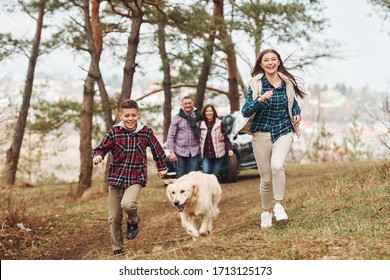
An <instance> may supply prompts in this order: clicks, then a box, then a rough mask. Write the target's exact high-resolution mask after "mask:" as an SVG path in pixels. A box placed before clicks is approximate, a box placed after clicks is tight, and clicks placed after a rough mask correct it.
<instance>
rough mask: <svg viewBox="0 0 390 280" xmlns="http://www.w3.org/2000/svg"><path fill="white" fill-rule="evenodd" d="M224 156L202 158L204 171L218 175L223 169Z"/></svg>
mask: <svg viewBox="0 0 390 280" xmlns="http://www.w3.org/2000/svg"><path fill="white" fill-rule="evenodd" d="M222 163H223V157H221V158H213V159H210V158H204V159H203V160H202V167H203V173H207V174H214V175H215V176H218V173H219V169H221V166H222Z"/></svg>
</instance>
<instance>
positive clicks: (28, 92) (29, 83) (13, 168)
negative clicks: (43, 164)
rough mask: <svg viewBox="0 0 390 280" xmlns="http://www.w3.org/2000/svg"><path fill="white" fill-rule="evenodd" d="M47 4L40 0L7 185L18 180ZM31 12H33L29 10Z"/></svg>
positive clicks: (8, 158) (9, 155)
mask: <svg viewBox="0 0 390 280" xmlns="http://www.w3.org/2000/svg"><path fill="white" fill-rule="evenodd" d="M45 5H46V0H40V1H39V3H38V18H37V19H36V21H37V26H36V29H35V36H34V41H33V44H32V50H31V54H30V57H29V64H28V70H27V77H26V82H25V85H24V90H23V101H22V105H21V108H20V112H19V116H18V119H17V122H16V126H15V132H14V135H13V138H12V144H11V147H10V148H9V149H8V150H7V153H6V163H5V183H6V184H7V185H14V184H15V180H16V172H17V169H18V162H19V156H20V150H21V147H22V142H23V135H24V131H25V128H26V120H27V115H28V110H29V108H30V100H31V96H32V91H33V84H34V74H35V67H36V64H37V60H38V56H39V46H40V42H41V35H42V29H43V18H44V15H45ZM29 14H31V13H30V12H29Z"/></svg>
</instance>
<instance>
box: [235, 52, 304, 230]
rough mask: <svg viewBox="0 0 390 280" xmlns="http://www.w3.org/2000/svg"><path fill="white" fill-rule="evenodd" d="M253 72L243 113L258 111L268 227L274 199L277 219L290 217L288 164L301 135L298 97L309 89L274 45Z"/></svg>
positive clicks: (257, 144)
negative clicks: (286, 197)
mask: <svg viewBox="0 0 390 280" xmlns="http://www.w3.org/2000/svg"><path fill="white" fill-rule="evenodd" d="M251 74H252V78H251V80H250V82H249V90H248V95H247V98H246V100H245V104H244V106H243V108H242V114H243V116H244V117H250V116H252V115H253V114H254V118H253V122H252V124H251V126H250V131H251V134H252V135H253V139H252V146H253V151H254V154H255V159H256V163H257V167H258V170H259V173H260V176H261V182H260V196H261V204H262V208H263V212H262V214H261V227H262V228H268V227H271V226H272V218H273V217H272V216H273V215H272V202H273V203H274V208H273V214H274V215H275V220H276V222H277V223H284V222H286V221H287V219H288V216H287V214H286V212H285V210H284V208H283V206H282V202H283V198H284V192H285V187H286V179H285V172H284V166H285V161H286V158H287V155H288V152H289V150H290V147H291V144H292V141H293V136H292V135H293V133H296V134H297V135H298V136H299V129H298V126H299V124H300V122H301V116H300V114H301V110H300V108H299V106H298V103H297V101H296V99H295V97H296V96H297V97H301V98H303V97H304V96H305V95H306V93H304V92H303V91H302V90H301V89H300V88H299V87H298V86H297V82H296V79H295V77H294V76H293V75H292V74H290V73H289V72H288V71H287V69H286V68H285V67H284V66H283V62H282V59H281V57H280V55H279V53H278V52H277V51H275V50H273V49H266V50H264V51H262V52H261V53H260V55H259V57H258V58H257V60H256V64H255V66H254V68H253V70H252V73H251ZM272 200H273V201H272Z"/></svg>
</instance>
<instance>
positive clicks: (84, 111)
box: [76, 0, 109, 196]
mask: <svg viewBox="0 0 390 280" xmlns="http://www.w3.org/2000/svg"><path fill="white" fill-rule="evenodd" d="M84 8H85V9H86V8H87V7H84ZM85 9H84V12H86V10H85ZM99 9H100V1H99V0H92V8H91V27H89V26H88V27H86V28H85V29H86V31H87V32H90V31H92V36H91V35H89V37H92V39H93V45H94V48H95V50H90V52H91V53H92V52H96V55H91V61H90V64H89V71H88V74H87V77H86V78H85V82H84V90H83V103H82V108H81V116H80V117H81V122H80V145H79V150H80V173H79V182H78V186H77V191H76V194H77V195H79V196H80V195H82V194H83V193H84V192H85V191H86V190H87V189H89V188H90V187H91V180H92V170H93V164H92V160H91V158H90V157H91V154H92V128H93V124H92V118H93V98H94V95H95V78H94V77H93V76H92V75H91V73H94V72H96V71H97V70H96V69H95V67H96V64H98V63H99V61H100V56H101V53H102V49H103V36H102V30H101V28H100V20H99ZM85 25H86V26H87V25H88V23H86V24H85ZM90 29H91V30H90ZM94 60H98V61H97V62H96V61H94ZM107 125H109V124H107Z"/></svg>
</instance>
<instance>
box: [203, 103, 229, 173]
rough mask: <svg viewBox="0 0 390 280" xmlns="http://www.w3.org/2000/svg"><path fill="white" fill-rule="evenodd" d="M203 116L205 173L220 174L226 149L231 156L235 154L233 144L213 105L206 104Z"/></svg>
mask: <svg viewBox="0 0 390 280" xmlns="http://www.w3.org/2000/svg"><path fill="white" fill-rule="evenodd" d="M201 117H202V121H201V123H200V152H201V157H202V167H203V173H207V174H214V175H215V176H218V173H219V169H220V168H221V165H222V163H223V157H224V155H225V154H226V151H228V154H229V156H232V155H233V150H232V144H231V143H230V140H229V137H228V136H227V132H226V129H225V126H224V124H223V123H222V121H221V120H220V119H219V118H218V114H217V111H216V110H215V108H214V106H213V105H206V106H204V108H203V110H202V115H201Z"/></svg>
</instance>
